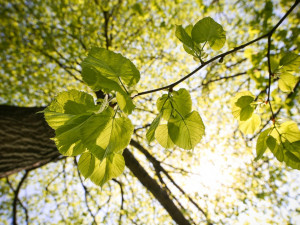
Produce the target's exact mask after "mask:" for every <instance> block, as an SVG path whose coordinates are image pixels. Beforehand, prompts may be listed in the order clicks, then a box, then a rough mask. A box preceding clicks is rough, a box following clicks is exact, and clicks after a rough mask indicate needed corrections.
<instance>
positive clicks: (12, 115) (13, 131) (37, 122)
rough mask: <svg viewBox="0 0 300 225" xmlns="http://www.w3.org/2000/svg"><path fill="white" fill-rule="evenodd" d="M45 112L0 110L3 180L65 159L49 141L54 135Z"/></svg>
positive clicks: (3, 107)
mask: <svg viewBox="0 0 300 225" xmlns="http://www.w3.org/2000/svg"><path fill="white" fill-rule="evenodd" d="M42 110H43V108H40V107H33V108H22V107H15V106H5V105H2V106H0V178H1V177H5V176H8V175H10V174H13V173H16V172H18V171H20V170H24V169H27V170H28V169H34V168H37V167H40V166H42V165H45V164H47V163H49V162H51V161H55V160H57V159H59V158H60V157H62V155H61V154H60V153H59V152H58V150H57V149H56V146H55V144H54V142H53V141H52V140H51V139H50V138H51V137H53V136H54V131H53V130H52V129H51V128H50V127H49V126H48V124H47V123H46V121H45V120H44V115H43V114H42V113H37V112H39V111H42Z"/></svg>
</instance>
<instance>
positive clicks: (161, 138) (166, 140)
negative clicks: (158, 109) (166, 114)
mask: <svg viewBox="0 0 300 225" xmlns="http://www.w3.org/2000/svg"><path fill="white" fill-rule="evenodd" d="M155 139H156V140H157V142H158V143H159V144H160V145H161V146H162V147H164V148H172V147H173V146H174V143H173V142H172V140H171V138H170V136H169V133H168V125H167V124H162V125H159V126H158V127H157V129H156V131H155Z"/></svg>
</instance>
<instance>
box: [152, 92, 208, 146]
mask: <svg viewBox="0 0 300 225" xmlns="http://www.w3.org/2000/svg"><path fill="white" fill-rule="evenodd" d="M156 106H157V110H158V111H159V114H158V116H157V117H156V118H155V119H154V120H153V122H152V124H151V126H150V129H149V130H148V132H147V135H146V136H147V140H148V142H151V141H153V140H154V138H155V139H156V140H157V141H158V143H159V144H160V145H161V146H163V147H164V148H172V147H173V146H174V144H176V145H177V146H178V147H180V148H183V149H192V148H194V147H195V146H196V144H198V143H199V142H200V140H201V138H202V136H203V135H204V133H205V126H204V124H203V122H202V119H201V117H200V115H199V113H198V112H197V111H192V99H191V96H190V94H189V92H188V91H187V90H186V89H184V88H181V89H179V90H178V91H170V92H169V93H168V94H164V95H163V96H161V97H160V98H159V99H158V100H157V102H156ZM191 111H192V112H191ZM162 119H164V120H165V121H167V124H165V123H163V124H161V125H160V122H161V120H162Z"/></svg>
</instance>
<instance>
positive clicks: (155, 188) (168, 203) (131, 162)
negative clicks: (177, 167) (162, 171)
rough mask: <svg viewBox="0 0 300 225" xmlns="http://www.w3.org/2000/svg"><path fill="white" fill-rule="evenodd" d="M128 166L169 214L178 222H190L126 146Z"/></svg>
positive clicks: (126, 162) (125, 155)
mask: <svg viewBox="0 0 300 225" xmlns="http://www.w3.org/2000/svg"><path fill="white" fill-rule="evenodd" d="M123 156H124V158H125V164H126V166H127V167H128V168H129V169H130V170H131V172H132V173H133V174H134V175H135V176H136V177H137V178H138V179H139V181H140V182H141V183H142V184H143V185H144V186H145V187H146V188H147V189H148V190H149V191H150V192H151V193H152V194H153V195H154V197H155V198H156V199H157V200H158V201H159V202H160V204H161V205H162V206H163V207H164V208H165V209H166V210H167V212H168V213H169V215H170V216H171V217H172V219H173V220H174V221H175V222H176V223H177V224H180V225H181V224H190V222H189V221H188V220H187V219H186V218H185V217H184V216H183V214H182V212H181V211H180V210H179V209H178V207H177V206H176V205H175V204H174V202H173V201H172V200H171V199H170V197H169V195H168V194H167V192H166V191H165V190H163V189H162V188H161V187H160V186H159V185H158V183H157V182H156V181H155V180H154V179H153V178H152V177H150V175H149V174H148V173H147V171H146V170H145V169H144V168H143V167H142V166H141V164H140V163H139V162H138V161H137V160H136V158H135V157H134V156H133V154H132V153H131V152H130V151H129V150H128V149H127V148H126V149H125V150H124V152H123Z"/></svg>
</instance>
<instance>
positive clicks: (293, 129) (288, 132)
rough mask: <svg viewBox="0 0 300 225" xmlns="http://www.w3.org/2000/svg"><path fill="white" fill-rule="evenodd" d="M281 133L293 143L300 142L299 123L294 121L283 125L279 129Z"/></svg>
mask: <svg viewBox="0 0 300 225" xmlns="http://www.w3.org/2000/svg"><path fill="white" fill-rule="evenodd" d="M279 133H281V135H282V137H283V138H285V139H286V140H288V141H289V142H291V143H293V142H297V141H300V130H299V128H298V125H297V123H296V122H294V121H287V122H284V123H282V124H281V125H280V127H279ZM272 135H273V133H272Z"/></svg>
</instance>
